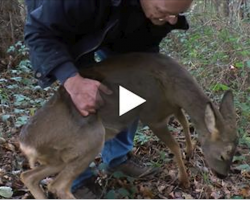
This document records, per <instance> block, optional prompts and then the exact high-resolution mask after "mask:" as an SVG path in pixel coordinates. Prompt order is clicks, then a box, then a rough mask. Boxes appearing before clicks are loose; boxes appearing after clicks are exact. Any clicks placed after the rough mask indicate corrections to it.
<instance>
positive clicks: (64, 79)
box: [25, 0, 192, 198]
mask: <svg viewBox="0 0 250 200" xmlns="http://www.w3.org/2000/svg"><path fill="white" fill-rule="evenodd" d="M191 3H192V0H26V4H27V8H28V18H27V23H26V26H25V41H26V42H27V44H28V46H29V48H30V57H31V62H32V66H33V68H34V71H35V76H36V78H37V79H39V84H40V85H41V86H42V87H47V86H49V85H50V84H51V83H53V82H54V81H55V80H58V81H59V82H60V84H61V85H63V86H64V87H65V89H66V90H67V91H68V93H69V94H70V96H71V98H72V101H73V102H74V104H75V106H76V107H77V109H78V110H79V112H80V113H81V114H82V115H83V116H88V115H89V114H90V113H95V112H96V110H97V108H98V104H100V103H101V102H99V101H100V99H99V98H97V92H98V90H101V91H102V92H104V93H106V94H110V93H111V91H109V89H108V88H106V87H105V86H103V85H101V83H100V82H98V81H96V80H91V79H87V78H84V77H81V76H80V75H79V73H78V68H77V67H80V66H81V67H87V66H88V65H90V64H91V63H93V62H95V60H94V55H95V54H94V53H96V54H97V55H98V56H99V58H101V60H103V59H105V58H107V57H110V56H112V55H114V54H122V53H128V52H135V51H137V52H138V51H140V52H158V51H159V47H158V46H159V43H160V41H161V39H162V38H163V37H165V36H166V35H167V34H168V33H169V32H170V31H171V30H173V29H183V30H187V29H188V27H189V26H188V23H187V21H186V18H185V17H184V16H182V15H180V13H182V12H185V11H186V10H187V9H188V8H189V7H190V5H191ZM101 86H102V87H101ZM136 127H137V122H135V123H134V124H133V125H132V126H131V127H129V128H128V129H127V130H124V132H122V133H120V134H118V135H117V137H116V138H114V139H113V140H110V141H107V142H106V144H105V147H104V149H103V152H102V158H103V161H104V163H107V165H108V167H109V170H110V171H114V170H120V171H123V172H124V173H125V174H127V175H130V176H134V177H141V176H142V175H148V174H149V173H152V172H153V171H154V169H152V168H149V167H147V166H145V165H144V164H143V163H142V162H141V161H140V160H139V159H138V158H136V159H135V157H134V156H133V155H131V154H129V152H130V151H131V149H132V147H133V139H134V135H135V131H136ZM91 176H92V173H91V171H90V170H87V171H85V172H84V173H83V174H82V175H81V176H80V177H79V178H78V179H77V180H76V181H75V182H74V184H73V190H76V189H77V188H79V187H82V188H84V191H85V193H86V194H87V193H88V194H91V195H92V196H89V198H95V197H96V196H95V194H94V193H93V188H92V187H91V184H90V183H89V180H91V179H90V177H91ZM88 183H89V184H88ZM83 184H84V185H83Z"/></svg>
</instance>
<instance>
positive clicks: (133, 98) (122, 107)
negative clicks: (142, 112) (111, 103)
mask: <svg viewBox="0 0 250 200" xmlns="http://www.w3.org/2000/svg"><path fill="white" fill-rule="evenodd" d="M144 102H146V100H145V99H143V98H141V97H140V96H138V95H136V94H134V93H133V92H130V91H129V90H127V89H126V88H124V87H122V86H119V116H122V115H123V114H125V113H127V112H128V111H130V110H132V109H133V108H135V107H137V106H139V105H141V104H143V103H144Z"/></svg>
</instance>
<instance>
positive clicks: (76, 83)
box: [64, 74, 112, 116]
mask: <svg viewBox="0 0 250 200" xmlns="http://www.w3.org/2000/svg"><path fill="white" fill-rule="evenodd" d="M64 87H65V89H66V90H67V92H68V93H69V94H70V96H71V99H72V101H73V103H74V104H75V106H76V107H77V109H78V110H79V111H80V113H81V114H82V115H83V116H88V115H89V114H90V113H95V112H96V109H98V108H99V107H100V106H102V105H103V104H104V102H103V99H102V98H101V96H100V94H99V91H101V92H103V93H105V94H112V91H111V90H109V89H108V88H107V87H106V86H104V85H103V84H101V83H100V82H98V81H96V80H92V79H87V78H83V77H81V76H80V74H77V75H76V76H73V77H70V78H68V79H67V80H66V81H65V83H64Z"/></svg>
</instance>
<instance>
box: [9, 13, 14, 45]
mask: <svg viewBox="0 0 250 200" xmlns="http://www.w3.org/2000/svg"><path fill="white" fill-rule="evenodd" d="M9 17H10V29H11V38H12V43H14V42H15V35H14V26H13V20H12V14H11V12H9Z"/></svg>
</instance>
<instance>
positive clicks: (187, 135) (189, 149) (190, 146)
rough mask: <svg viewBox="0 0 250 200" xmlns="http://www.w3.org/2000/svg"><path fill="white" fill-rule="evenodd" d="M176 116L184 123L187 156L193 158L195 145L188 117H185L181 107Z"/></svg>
mask: <svg viewBox="0 0 250 200" xmlns="http://www.w3.org/2000/svg"><path fill="white" fill-rule="evenodd" d="M175 117H176V118H177V119H178V121H179V122H180V124H181V125H182V128H183V132H184V135H185V139H186V153H187V158H191V157H192V155H193V149H194V147H193V144H192V140H191V136H190V130H189V125H188V121H187V118H186V117H185V115H184V113H183V111H182V109H179V110H178V111H177V112H176V113H175Z"/></svg>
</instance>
